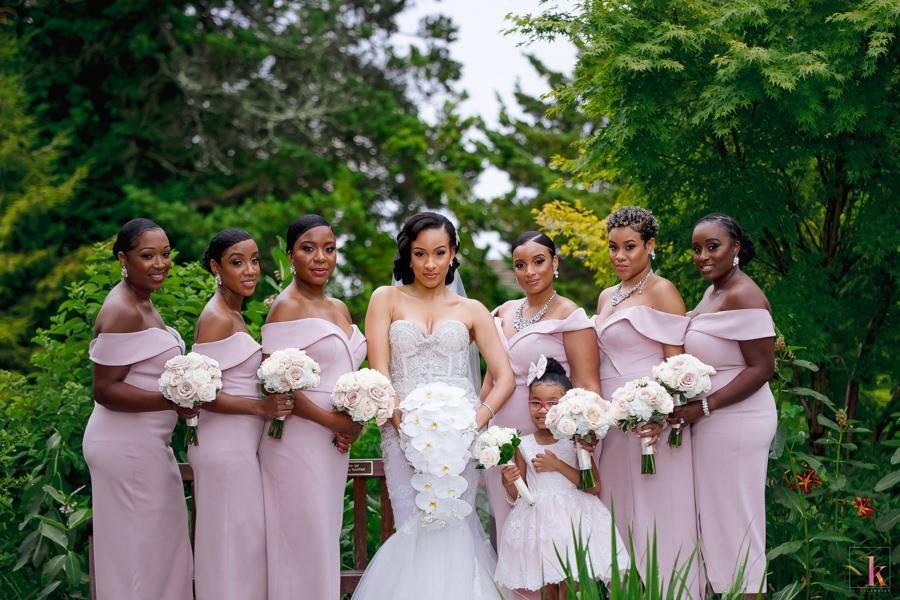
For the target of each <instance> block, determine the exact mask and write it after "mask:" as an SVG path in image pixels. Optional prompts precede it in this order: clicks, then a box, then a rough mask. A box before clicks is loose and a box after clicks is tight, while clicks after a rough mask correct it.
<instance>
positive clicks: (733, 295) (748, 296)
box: [722, 276, 772, 312]
mask: <svg viewBox="0 0 900 600" xmlns="http://www.w3.org/2000/svg"><path fill="white" fill-rule="evenodd" d="M745 308H761V309H763V310H767V311H769V312H772V307H771V306H769V300H768V299H767V298H766V295H765V294H764V293H763V291H762V290H761V289H760V288H759V286H758V285H756V282H755V281H753V280H752V279H751V278H750V277H748V276H744V277H742V278H741V279H740V281H737V282H735V285H734V286H732V287H731V289H729V290H728V292H727V293H726V294H725V295H724V298H722V310H741V309H745Z"/></svg>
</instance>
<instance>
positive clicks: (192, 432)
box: [184, 417, 200, 446]
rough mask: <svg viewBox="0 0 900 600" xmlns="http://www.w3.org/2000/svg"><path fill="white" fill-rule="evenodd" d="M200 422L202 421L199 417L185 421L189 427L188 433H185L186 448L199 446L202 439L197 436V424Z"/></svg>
mask: <svg viewBox="0 0 900 600" xmlns="http://www.w3.org/2000/svg"><path fill="white" fill-rule="evenodd" d="M199 422H200V419H198V418H197V417H191V418H189V419H185V420H184V424H185V425H187V431H185V433H184V445H185V446H199V445H200V439H199V436H198V435H197V424H198V423H199Z"/></svg>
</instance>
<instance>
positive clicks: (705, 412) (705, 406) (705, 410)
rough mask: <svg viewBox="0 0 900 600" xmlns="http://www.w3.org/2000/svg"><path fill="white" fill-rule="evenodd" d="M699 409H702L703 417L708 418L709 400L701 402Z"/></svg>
mask: <svg viewBox="0 0 900 600" xmlns="http://www.w3.org/2000/svg"><path fill="white" fill-rule="evenodd" d="M700 407H701V408H702V409H703V416H704V417H708V416H709V400H707V399H706V398H704V399H703V400H701V401H700Z"/></svg>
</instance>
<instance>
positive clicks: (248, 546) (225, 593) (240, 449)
mask: <svg viewBox="0 0 900 600" xmlns="http://www.w3.org/2000/svg"><path fill="white" fill-rule="evenodd" d="M192 350H193V351H194V352H198V353H200V354H204V355H206V356H209V357H210V358H214V359H215V360H216V361H218V363H219V368H220V369H221V370H222V391H223V392H224V393H226V394H230V395H232V396H242V397H245V398H252V399H254V400H258V399H259V389H258V383H257V379H256V370H257V369H258V368H259V363H260V361H261V360H262V350H261V348H260V345H259V344H257V343H256V341H255V340H254V339H253V338H252V337H250V335H249V334H247V333H244V332H238V333H235V334H234V335H232V336H230V337H227V338H225V339H224V340H219V341H217V342H208V343H204V344H194V347H193V348H192ZM264 426H265V420H264V419H263V418H262V417H256V416H253V415H236V414H223V413H216V412H211V411H208V410H204V411H201V412H200V417H199V424H198V430H197V435H198V438H199V445H197V446H190V447H189V448H188V461H189V462H190V463H191V466H192V467H193V469H194V490H195V494H196V498H195V501H196V507H197V523H196V530H195V531H194V579H195V585H196V591H197V599H198V600H243V599H245V598H259V599H260V600H264V599H265V598H266V577H267V575H266V521H265V514H264V510H263V491H262V475H261V474H260V470H259V459H258V458H257V454H256V453H257V450H258V449H259V439H260V436H261V435H262V431H263V427H264Z"/></svg>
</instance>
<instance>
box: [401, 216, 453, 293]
mask: <svg viewBox="0 0 900 600" xmlns="http://www.w3.org/2000/svg"><path fill="white" fill-rule="evenodd" d="M426 229H443V230H444V231H446V232H447V237H448V238H449V239H450V248H451V249H452V250H453V251H454V252H457V251H458V250H459V240H458V239H457V237H456V227H454V226H453V223H451V222H450V219H448V218H447V217H445V216H444V215H442V214H438V213H435V212H427V211H426V212H420V213H419V214H417V215H413V216H411V217H410V218H409V219H407V220H406V223H404V224H403V227H402V228H401V229H400V233H398V234H397V254H396V255H395V256H394V279H397V280H398V281H402V282H403V283H404V284H405V285H409V284H410V283H412V282H413V281H415V279H416V276H415V273H413V270H412V264H411V263H412V244H413V242H414V241H416V238H417V237H419V234H420V233H422V232H423V231H425V230H426ZM458 268H459V259H458V258H457V257H455V256H454V257H453V261H452V262H451V263H450V269H449V270H448V271H447V277H445V278H444V284H446V285H450V284H451V283H453V277H454V274H455V273H456V269H458Z"/></svg>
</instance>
